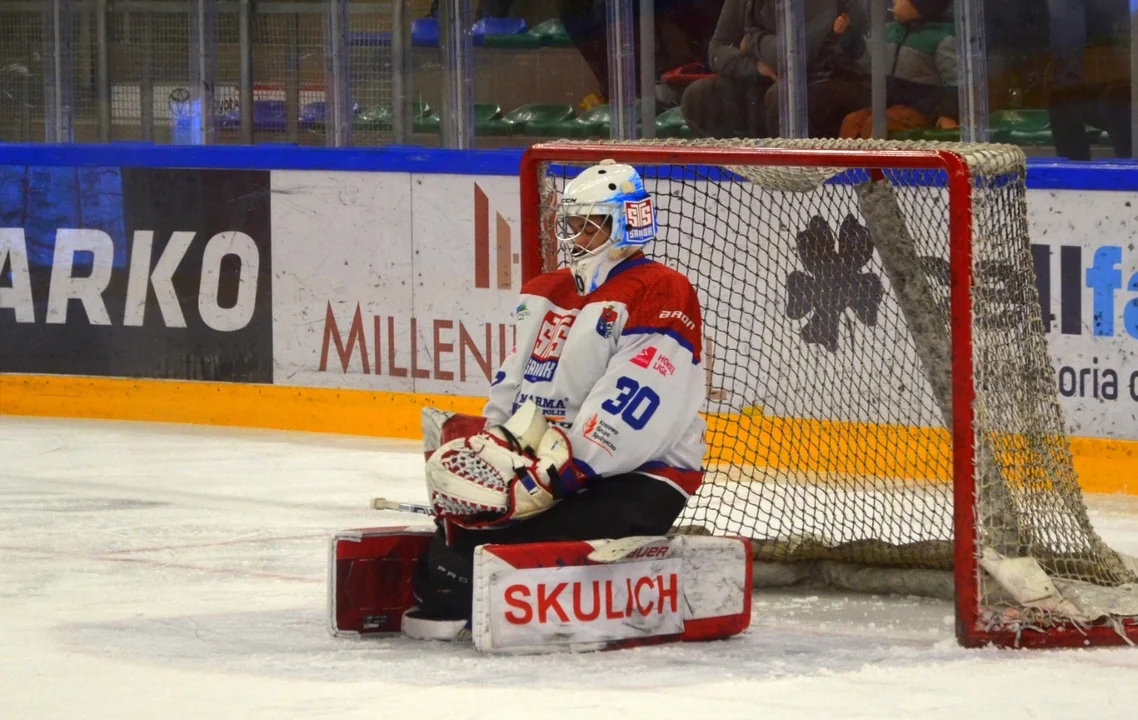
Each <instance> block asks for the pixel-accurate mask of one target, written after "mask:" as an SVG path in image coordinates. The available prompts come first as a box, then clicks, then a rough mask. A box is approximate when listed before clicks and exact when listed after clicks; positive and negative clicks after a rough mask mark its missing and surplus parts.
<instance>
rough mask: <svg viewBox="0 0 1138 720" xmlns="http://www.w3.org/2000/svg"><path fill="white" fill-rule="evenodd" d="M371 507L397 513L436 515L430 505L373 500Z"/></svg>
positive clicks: (382, 499)
mask: <svg viewBox="0 0 1138 720" xmlns="http://www.w3.org/2000/svg"><path fill="white" fill-rule="evenodd" d="M371 507H372V509H373V510H394V511H396V512H405V513H414V514H416V515H430V516H433V515H434V514H435V511H434V510H432V509H431V506H430V505H420V504H419V503H405V502H398V501H396V500H388V499H387V498H373V499H372V501H371Z"/></svg>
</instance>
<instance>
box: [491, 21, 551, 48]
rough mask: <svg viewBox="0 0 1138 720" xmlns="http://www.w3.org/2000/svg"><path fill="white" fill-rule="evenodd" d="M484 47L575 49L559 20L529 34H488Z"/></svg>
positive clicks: (535, 27) (545, 24)
mask: <svg viewBox="0 0 1138 720" xmlns="http://www.w3.org/2000/svg"><path fill="white" fill-rule="evenodd" d="M482 45H483V46H484V47H488V48H502V49H511V50H531V49H537V48H540V47H559V48H566V47H573V38H571V37H569V33H567V32H565V26H564V25H563V24H562V23H561V20H559V19H558V18H553V19H552V20H546V21H545V22H543V23H541V24H540V25H535V26H534V27H533V28H531V29H530V30H529V31H527V32H516V33H510V34H501V33H498V34H487V35H486V37H485V38H484V39H483V41H482Z"/></svg>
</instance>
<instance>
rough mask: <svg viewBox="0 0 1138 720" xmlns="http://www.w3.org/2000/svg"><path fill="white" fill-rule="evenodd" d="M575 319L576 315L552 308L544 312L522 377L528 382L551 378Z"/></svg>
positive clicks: (545, 380) (547, 380) (546, 380)
mask: <svg viewBox="0 0 1138 720" xmlns="http://www.w3.org/2000/svg"><path fill="white" fill-rule="evenodd" d="M575 319H576V316H575V315H571V314H569V313H566V314H564V315H562V314H560V313H555V312H553V311H552V310H550V311H549V312H547V313H545V319H544V320H542V321H541V329H540V330H538V331H537V341H536V342H535V343H534V344H533V351H532V352H531V353H530V357H529V360H527V361H526V368H525V372H524V373H523V375H522V377H524V378H525V379H526V380H528V381H530V382H549V381H550V380H552V379H553V373H555V372H556V371H557V363H558V361H559V360H561V351H562V350H564V349H565V340H566V339H567V338H568V337H569V328H571V327H573V320H575Z"/></svg>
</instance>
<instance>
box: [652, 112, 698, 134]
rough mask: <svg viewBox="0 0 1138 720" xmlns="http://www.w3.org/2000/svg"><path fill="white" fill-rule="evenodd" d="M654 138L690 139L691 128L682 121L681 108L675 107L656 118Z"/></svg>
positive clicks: (685, 121)
mask: <svg viewBox="0 0 1138 720" xmlns="http://www.w3.org/2000/svg"><path fill="white" fill-rule="evenodd" d="M656 137H658V138H687V137H691V128H689V127H688V121H687V120H685V119H684V110H683V108H681V107H679V106H677V107H674V108H671V109H670V110H665V111H664V112H662V113H660V114H659V115H658V116H657V117H656Z"/></svg>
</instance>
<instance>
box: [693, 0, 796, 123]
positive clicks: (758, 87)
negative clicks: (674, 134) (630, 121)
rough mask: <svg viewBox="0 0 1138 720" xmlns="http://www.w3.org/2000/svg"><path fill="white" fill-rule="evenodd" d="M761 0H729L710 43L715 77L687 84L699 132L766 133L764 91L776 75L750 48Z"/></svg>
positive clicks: (709, 50)
mask: <svg viewBox="0 0 1138 720" xmlns="http://www.w3.org/2000/svg"><path fill="white" fill-rule="evenodd" d="M761 8H762V3H761V2H751V1H750V0H727V2H725V3H724V4H723V9H722V11H720V13H719V19H718V21H717V22H716V24H715V32H714V33H713V34H712V36H711V43H710V44H709V47H708V53H707V54H708V67H709V68H710V69H711V71H712V72H713V73H715V77H712V78H704V79H702V80H696V81H695V82H694V83H692V84H691V85H689V86H688V87H687V89H686V90H684V94H683V98H682V100H681V104H682V107H683V113H684V119H685V120H686V121H687V124H688V127H689V128H691V131H692V133H693V134H694V135H696V136H697V137H717V138H732V137H739V138H743V137H765V136H767V134H768V133H767V124H766V113H765V112H764V110H763V97H764V96H765V95H766V92H767V90H768V89H769V88H770V86H771V85H772V84H773V82H774V81H773V80H772V79H771V78H770V77H769V76H768V75H764V74H763V73H762V72H761V71H760V63H759V62H758V61H757V60H756V59H755V56H754V55H753V54H751V53H749V52H748V50H749V49H750V47H749V42H750V38H749V36H748V35H747V34H746V28H748V27H752V26H754V24H755V21H756V17H757V14H758V11H759V10H761Z"/></svg>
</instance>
